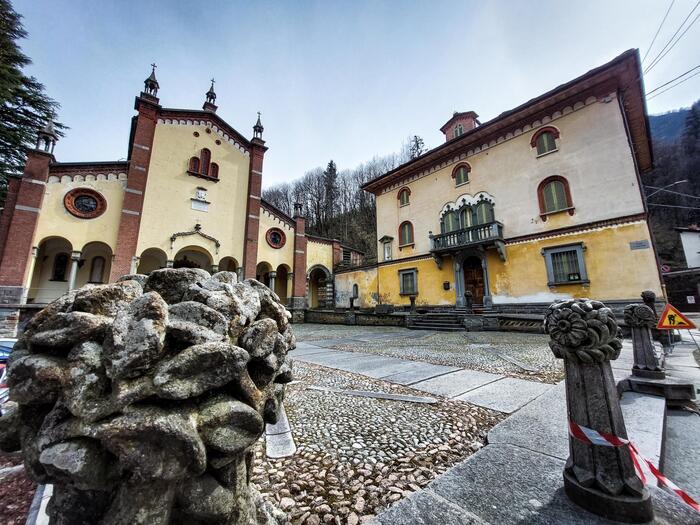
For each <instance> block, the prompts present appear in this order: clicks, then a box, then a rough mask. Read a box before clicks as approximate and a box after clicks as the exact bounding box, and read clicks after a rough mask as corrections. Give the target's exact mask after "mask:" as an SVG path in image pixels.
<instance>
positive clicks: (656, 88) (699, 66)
mask: <svg viewBox="0 0 700 525" xmlns="http://www.w3.org/2000/svg"><path fill="white" fill-rule="evenodd" d="M698 68H700V65H698V66H695V67H694V68H693V69H689V70H688V71H686V72H685V73H683V74H682V75H678V76H677V77H676V78H674V79H672V80H669V81H668V82H666V83H665V84H661V85H660V86H658V87H655V88H654V89H652V90H651V91H649V92H648V93H647V96H649V95H651V94H652V93H653V92H654V91H658V90H659V89H661V88H662V87H664V86H668V85H669V84H670V83H671V82H675V81H676V80H678V79H679V78H682V77H684V76H686V75H687V74H688V73H692V72H693V71H695V70H696V69H698Z"/></svg>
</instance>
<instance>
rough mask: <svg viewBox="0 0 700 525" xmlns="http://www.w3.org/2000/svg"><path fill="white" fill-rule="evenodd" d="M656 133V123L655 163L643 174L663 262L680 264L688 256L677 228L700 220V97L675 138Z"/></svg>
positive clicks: (677, 266)
mask: <svg viewBox="0 0 700 525" xmlns="http://www.w3.org/2000/svg"><path fill="white" fill-rule="evenodd" d="M653 133H654V126H653V125H652V139H653V146H654V166H655V167H654V169H653V170H652V171H651V172H649V173H647V174H645V175H643V182H644V185H645V186H646V194H647V196H648V201H647V202H648V205H649V215H650V220H651V227H652V230H653V232H654V236H655V238H656V247H657V250H658V252H659V257H660V258H661V260H662V262H664V263H667V264H669V265H671V267H673V268H680V267H683V266H684V265H685V258H684V256H683V249H682V247H681V242H680V236H679V235H678V232H676V231H675V230H674V228H676V227H678V226H688V225H689V224H694V223H700V101H698V102H696V103H695V104H693V106H692V107H691V108H690V109H688V110H686V113H685V120H684V123H683V127H682V130H681V132H680V134H679V136H678V137H677V138H676V139H675V140H673V141H667V140H665V138H666V136H665V135H664V134H662V135H661V136H660V137H659V136H655V135H654V134H653ZM657 133H659V132H658V128H657ZM676 182H678V184H673V183H676ZM672 184H673V185H672ZM660 188H665V189H663V190H660V191H659V189H660Z"/></svg>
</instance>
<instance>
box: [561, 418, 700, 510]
mask: <svg viewBox="0 0 700 525" xmlns="http://www.w3.org/2000/svg"><path fill="white" fill-rule="evenodd" d="M569 434H571V435H572V436H573V437H575V438H576V439H578V440H579V441H582V442H584V443H588V444H589V445H598V446H601V447H622V446H624V445H629V451H630V457H631V458H632V463H633V464H634V469H635V471H636V472H637V476H639V479H640V480H642V483H643V484H645V485H646V484H647V478H646V476H645V475H644V472H643V471H642V465H641V462H642V461H643V462H644V463H646V465H647V467H649V471H650V472H651V473H652V474H653V475H654V477H656V479H657V480H659V483H660V484H662V485H665V486H666V487H668V488H669V489H671V491H673V493H674V494H675V495H676V496H678V497H679V498H680V499H681V500H682V501H683V502H684V503H686V504H688V505H690V506H691V507H692V508H693V509H695V510H696V511H697V512H700V504H699V503H698V502H697V501H695V500H694V499H693V498H691V497H690V496H689V495H688V493H687V492H685V491H684V490H683V489H681V488H680V487H679V486H678V485H676V484H675V483H674V482H673V481H671V480H670V479H668V478H667V477H666V476H664V475H663V474H662V473H661V472H659V469H657V468H656V467H655V466H654V464H653V463H652V462H651V461H649V460H648V459H647V458H645V457H644V456H642V455H641V454H640V453H639V450H637V447H635V446H634V443H632V442H631V441H630V440H629V439H624V438H621V437H618V436H615V435H613V434H606V433H605V432H598V431H597V430H593V429H592V428H587V427H584V426H581V425H579V424H577V423H574V422H573V421H569Z"/></svg>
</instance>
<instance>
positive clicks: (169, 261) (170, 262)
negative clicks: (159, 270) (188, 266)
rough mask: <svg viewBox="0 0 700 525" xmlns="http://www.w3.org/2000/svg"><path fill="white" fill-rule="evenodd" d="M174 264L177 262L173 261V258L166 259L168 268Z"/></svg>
mask: <svg viewBox="0 0 700 525" xmlns="http://www.w3.org/2000/svg"><path fill="white" fill-rule="evenodd" d="M174 264H175V261H173V260H170V259H169V260H167V261H165V267H166V268H172V267H173V265H174Z"/></svg>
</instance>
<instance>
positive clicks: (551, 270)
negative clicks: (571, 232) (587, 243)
mask: <svg viewBox="0 0 700 525" xmlns="http://www.w3.org/2000/svg"><path fill="white" fill-rule="evenodd" d="M544 256H545V262H546V264H547V278H548V280H549V283H548V284H549V285H550V286H551V285H555V284H567V283H582V282H588V275H587V273H586V264H585V261H584V258H583V245H582V244H572V245H568V246H557V247H552V248H545V249H544Z"/></svg>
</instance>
